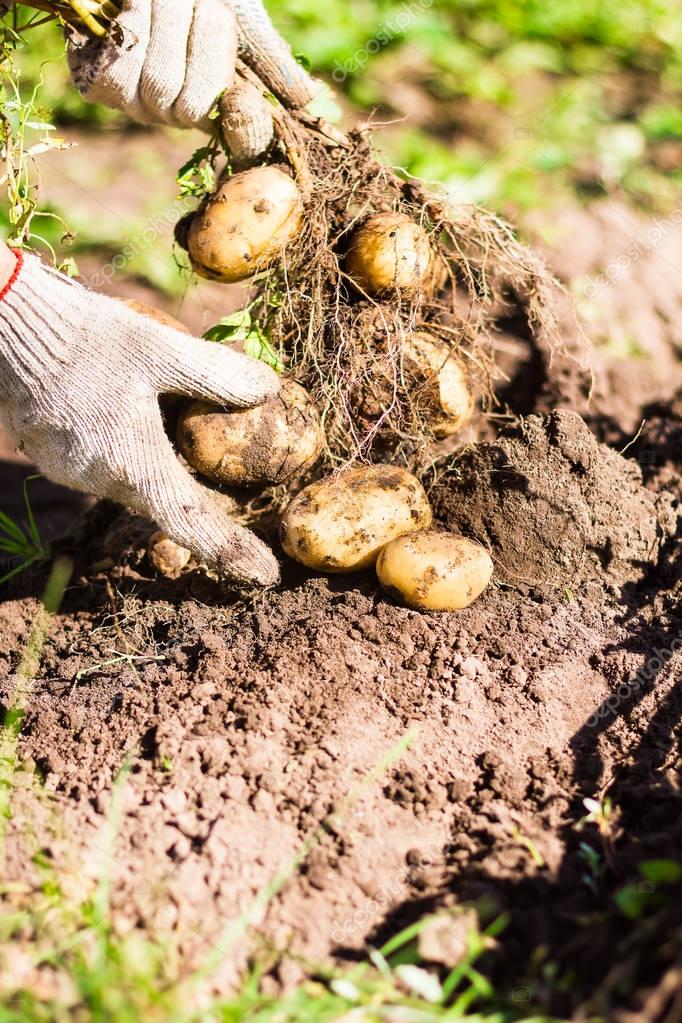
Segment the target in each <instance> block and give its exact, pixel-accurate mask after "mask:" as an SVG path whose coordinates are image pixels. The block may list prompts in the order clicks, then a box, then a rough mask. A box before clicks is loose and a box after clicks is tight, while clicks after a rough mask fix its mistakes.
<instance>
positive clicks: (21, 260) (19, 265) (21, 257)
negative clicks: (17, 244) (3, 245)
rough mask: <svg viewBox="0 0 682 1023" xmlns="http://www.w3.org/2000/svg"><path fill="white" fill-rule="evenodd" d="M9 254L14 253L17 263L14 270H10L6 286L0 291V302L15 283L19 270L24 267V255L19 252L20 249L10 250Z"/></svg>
mask: <svg viewBox="0 0 682 1023" xmlns="http://www.w3.org/2000/svg"><path fill="white" fill-rule="evenodd" d="M10 252H13V253H14V255H15V256H16V258H17V262H16V265H15V267H14V270H12V276H11V277H10V279H9V280H8V281H7V284H6V285H5V287H4V288H3V289H2V291H0V302H2V300H3V298H4V297H5V295H6V294H7V292H8V291H9V290H10V288H11V287H12V285H13V284H14V282H15V281H16V279H17V277H18V276H19V274H20V273H21V268H22V266H23V265H24V254H23V252H22V251H21V249H10Z"/></svg>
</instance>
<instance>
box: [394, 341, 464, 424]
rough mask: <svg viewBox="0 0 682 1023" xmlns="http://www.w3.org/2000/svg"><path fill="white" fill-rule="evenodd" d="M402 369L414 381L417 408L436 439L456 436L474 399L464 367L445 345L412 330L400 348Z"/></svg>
mask: <svg viewBox="0 0 682 1023" xmlns="http://www.w3.org/2000/svg"><path fill="white" fill-rule="evenodd" d="M403 361H404V366H405V369H406V370H407V371H408V373H410V374H411V375H412V376H413V377H414V379H415V384H416V387H415V395H416V400H417V404H418V406H420V407H421V408H422V409H423V412H424V414H425V415H426V416H427V418H428V419H429V423H430V426H431V429H432V430H433V432H434V433H435V435H436V436H437V437H448V436H449V435H450V434H452V433H457V431H458V430H461V429H462V427H463V426H466V424H467V423H468V422H469V420H470V419H471V417H472V415H473V412H474V396H473V393H472V390H471V384H470V382H469V374H468V373H467V369H466V366H465V365H464V363H463V362H462V360H461V359H460V358H459V356H458V355H456V354H455V353H454V352H453V351H452V350H451V349H450V348H449V347H448V346H447V345H446V344H444V343H443V342H442V341H439V340H437V339H436V338H434V337H432V336H431V335H430V334H427V333H425V332H424V331H415V333H413V334H412V335H410V336H409V337H407V338H406V339H405V341H404V345H403Z"/></svg>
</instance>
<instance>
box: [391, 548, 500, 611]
mask: <svg viewBox="0 0 682 1023" xmlns="http://www.w3.org/2000/svg"><path fill="white" fill-rule="evenodd" d="M492 574H493V563H492V559H491V557H490V555H489V554H488V552H487V550H486V549H485V547H481V545H480V544H478V543H474V542H473V540H467V539H466V537H463V536H458V535H457V534H455V533H439V532H437V531H436V530H434V529H429V530H425V531H424V532H422V533H414V534H412V535H410V536H402V537H400V538H399V539H398V540H393V541H392V543H389V544H387V545H386V546H385V547H384V548H383V549H382V551H381V553H380V554H379V557H378V559H377V575H378V577H379V582H380V583H381V585H382V587H383V588H384V589H385V590H386V592H387V593H389V594H390V595H391V596H392V597H395V599H396V600H397V601H399V602H400V603H401V604H407V606H408V607H412V608H416V609H417V610H419V611H458V610H459V609H460V608H463V607H468V606H469V604H471V603H473V601H474V600H476V597H478V596H480V594H481V593H482V592H483V590H484V589H485V588H486V586H487V585H488V583H489V582H490V578H491V576H492Z"/></svg>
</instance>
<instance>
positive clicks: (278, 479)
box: [177, 380, 324, 487]
mask: <svg viewBox="0 0 682 1023" xmlns="http://www.w3.org/2000/svg"><path fill="white" fill-rule="evenodd" d="M177 441H178V447H179V448H180V451H181V452H182V454H183V455H184V456H185V458H186V459H187V461H188V462H189V464H190V465H191V466H192V467H193V468H194V469H196V470H197V472H200V473H201V474H202V476H207V477H208V479H211V480H215V481H216V483H224V484H227V485H228V486H232V487H253V486H268V485H270V484H274V483H285V482H286V481H287V480H289V479H292V478H293V477H294V476H300V475H301V474H302V473H303V472H304V471H305V470H306V469H307V468H309V467H310V466H311V465H312V464H313V462H314V461H315V460H316V459H317V457H318V456H319V454H320V452H321V450H322V447H323V445H324V431H323V429H322V424H321V422H320V416H319V413H318V411H317V409H316V407H315V405H314V403H313V401H312V398H311V397H310V395H309V394H308V393H307V391H305V390H304V389H303V388H302V387H301V386H300V385H299V384H297V383H295V382H294V381H293V380H284V381H283V383H282V386H281V388H280V390H279V393H278V394H276V395H275V396H274V398H270V399H269V400H268V401H266V402H264V403H263V404H262V405H257V406H256V407H255V408H250V409H244V410H240V411H237V412H225V411H224V410H223V409H221V408H219V407H218V406H217V405H211V404H210V403H209V402H207V401H193V402H192V403H191V404H190V405H188V406H187V407H186V408H185V409H184V410H183V412H182V413H181V414H180V419H179V421H178V430H177Z"/></svg>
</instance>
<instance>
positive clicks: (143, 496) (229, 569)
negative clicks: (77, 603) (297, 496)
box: [0, 255, 279, 584]
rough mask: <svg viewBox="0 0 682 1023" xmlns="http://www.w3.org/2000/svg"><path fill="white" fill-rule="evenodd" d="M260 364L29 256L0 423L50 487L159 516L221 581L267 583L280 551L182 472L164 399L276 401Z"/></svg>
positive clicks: (18, 283)
mask: <svg viewBox="0 0 682 1023" xmlns="http://www.w3.org/2000/svg"><path fill="white" fill-rule="evenodd" d="M278 387H279V381H278V378H277V376H276V374H275V373H273V371H272V370H271V369H269V368H268V367H267V366H265V365H264V364H263V363H260V362H258V361H257V360H255V359H250V358H247V357H246V356H244V355H240V354H239V353H237V352H234V351H231V350H230V349H227V348H224V347H223V346H220V345H217V344H214V343H211V342H209V341H202V340H198V339H193V338H189V337H187V335H185V334H182V333H180V332H178V331H175V330H173V329H172V328H170V327H167V326H164V325H162V324H159V323H157V322H156V321H155V320H152V319H151V318H149V317H146V316H141V315H140V314H139V313H137V312H135V311H133V310H132V309H129V308H128V307H127V306H126V305H124V304H123V303H121V302H118V301H116V300H115V299H110V298H106V297H104V296H102V295H98V294H96V293H95V292H91V291H89V290H87V289H86V288H84V287H82V286H81V285H80V284H78V283H77V282H76V281H73V280H71V279H69V278H68V277H65V276H64V275H62V274H60V273H58V272H57V271H56V270H53V269H52V268H50V267H47V266H45V265H43V264H42V263H41V262H40V260H39V259H37V258H36V257H35V256H31V255H26V256H25V257H24V263H23V266H22V267H21V268H20V269H19V271H18V273H17V275H16V279H15V280H14V281H13V283H12V285H11V287H9V288H8V289H7V290H6V293H5V295H4V297H3V299H2V301H0V421H1V422H2V423H3V425H4V426H5V428H6V430H7V431H8V432H9V434H10V435H11V437H12V438H13V439H14V440H15V442H16V443H17V445H18V447H19V448H20V449H21V450H22V451H23V452H24V453H25V454H26V455H28V457H29V458H30V459H31V460H32V461H33V462H35V464H36V465H37V466H38V468H39V469H40V470H41V472H43V473H44V474H45V475H46V476H47V477H48V478H49V479H51V480H54V481H55V482H56V483H61V484H63V485H64V486H67V487H71V488H73V489H75V490H81V491H85V492H86V493H91V494H95V495H96V496H97V497H106V498H109V499H110V500H113V501H117V502H118V503H120V504H123V505H125V506H126V507H128V508H130V509H131V510H133V511H135V512H137V513H138V514H142V515H146V516H148V517H149V518H151V519H153V520H154V521H155V522H156V523H158V525H159V526H160V528H161V529H162V530H163V531H164V532H165V533H166V534H167V536H169V537H170V538H171V539H172V540H175V541H176V542H177V543H180V544H182V546H184V547H187V548H189V549H190V550H191V551H193V552H194V553H195V554H196V555H197V556H198V557H199V558H200V559H202V560H205V561H207V562H209V563H210V564H211V565H213V566H215V567H216V568H217V569H218V570H219V571H220V572H221V574H223V575H225V576H227V577H229V578H233V579H237V580H240V581H247V582H256V583H260V584H271V583H273V582H275V581H276V579H277V577H278V568H277V564H276V561H275V559H274V557H273V555H272V553H271V552H270V551H269V550H268V548H267V547H266V546H265V545H264V544H263V543H262V542H261V541H260V540H258V539H257V538H256V537H255V536H254V535H253V534H251V533H250V532H249V531H248V530H245V529H243V528H241V527H239V526H237V525H235V524H234V523H233V522H232V521H231V520H230V512H231V511H232V510H233V509H234V503H233V502H232V500H231V499H229V498H227V497H225V496H223V495H220V494H218V493H215V492H214V491H212V490H209V489H208V488H206V487H204V486H202V485H201V484H200V483H199V482H198V481H197V480H196V479H194V477H193V476H191V475H190V474H189V473H188V472H187V471H186V469H185V468H184V467H183V466H182V465H181V464H180V462H179V460H178V458H177V457H176V454H175V451H174V450H173V447H172V444H171V442H170V441H169V439H168V437H167V436H166V433H165V431H164V427H163V421H162V417H161V411H160V408H159V401H158V398H159V395H160V394H162V393H173V394H181V395H186V396H188V397H198V398H205V399H206V400H208V401H212V402H215V403H216V404H219V405H226V406H229V407H232V408H235V407H237V408H244V407H248V406H250V405H254V404H258V403H259V402H261V401H263V400H264V399H266V398H267V397H269V396H271V395H273V394H275V393H276V392H277V390H278Z"/></svg>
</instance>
